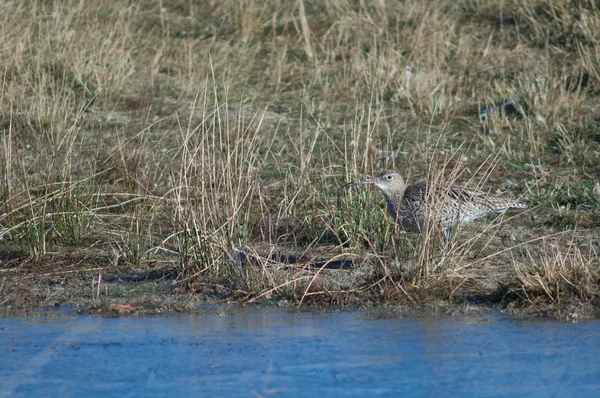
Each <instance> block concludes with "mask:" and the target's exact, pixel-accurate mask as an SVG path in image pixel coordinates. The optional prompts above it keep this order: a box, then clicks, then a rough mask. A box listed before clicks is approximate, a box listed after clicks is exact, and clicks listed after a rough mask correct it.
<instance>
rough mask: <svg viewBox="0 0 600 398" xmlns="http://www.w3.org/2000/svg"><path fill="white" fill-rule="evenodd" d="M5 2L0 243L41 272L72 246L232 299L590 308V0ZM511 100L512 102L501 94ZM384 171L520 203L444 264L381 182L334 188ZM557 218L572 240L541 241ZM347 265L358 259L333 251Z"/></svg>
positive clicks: (597, 165)
mask: <svg viewBox="0 0 600 398" xmlns="http://www.w3.org/2000/svg"><path fill="white" fill-rule="evenodd" d="M161 7H162V8H161ZM0 10H1V11H2V12H1V13H0V57H1V58H2V61H3V62H2V65H3V68H2V70H1V71H0V73H1V74H2V79H1V87H0V118H1V120H2V124H1V127H0V128H1V129H2V130H1V134H2V139H1V141H0V168H1V170H2V180H1V181H0V194H1V199H2V201H1V206H2V207H1V208H0V211H1V224H0V227H1V231H0V233H1V234H2V235H3V241H2V243H0V245H2V246H3V247H4V249H3V250H4V251H5V252H6V253H8V252H11V253H13V252H15V251H17V252H18V253H19V254H18V255H19V256H26V257H27V258H28V259H31V260H32V261H34V262H36V263H37V264H38V265H39V266H43V267H44V268H51V267H52V260H51V259H52V255H53V253H56V252H69V251H76V250H81V249H85V248H89V249H90V250H93V251H95V252H99V253H105V255H104V257H105V258H107V260H106V262H107V267H108V266H112V265H113V264H114V263H116V264H117V267H119V266H127V265H128V264H132V265H134V266H141V265H147V264H154V263H160V264H176V265H177V267H178V270H179V277H178V281H179V282H180V283H182V284H184V285H186V286H188V287H190V288H193V287H194V286H196V285H197V284H198V283H216V284H219V286H224V287H225V289H226V290H227V291H228V292H229V297H232V298H233V297H236V298H238V299H240V300H242V301H253V300H256V299H258V298H266V297H276V298H279V299H288V300H290V301H291V302H293V303H295V304H300V303H307V302H311V301H315V302H319V300H320V302H328V303H334V304H338V303H354V302H364V301H365V300H368V301H375V302H381V301H387V300H389V301H393V302H397V301H398V300H399V301H401V302H412V303H416V304H419V303H424V302H429V301H431V300H429V299H428V298H427V297H433V299H434V300H437V299H441V300H445V301H448V300H450V301H453V300H454V301H457V300H458V301H460V300H462V298H465V299H466V300H470V298H472V297H475V296H485V295H491V296H494V295H495V294H496V293H498V292H504V291H506V290H507V289H508V290H509V291H511V292H519V294H516V295H511V294H508V295H506V296H502V295H501V297H500V298H498V299H493V300H491V299H490V300H491V301H493V302H498V301H501V300H503V297H504V300H514V301H513V302H512V304H511V305H513V306H515V307H520V306H534V307H535V306H538V305H539V303H540V302H542V301H544V302H546V303H547V302H548V301H549V302H551V303H554V304H559V302H562V300H563V298H564V297H565V295H571V296H572V297H576V298H577V302H579V303H580V304H581V305H580V308H582V310H581V311H582V312H589V311H590V308H597V306H598V300H597V291H598V267H599V264H598V260H597V253H598V249H599V248H598V241H599V239H598V238H600V234H599V232H598V228H599V227H600V222H599V221H598V220H600V207H599V204H600V185H599V182H598V176H599V175H600V133H599V131H600V130H599V129H598V123H599V121H600V106H599V105H598V104H599V103H598V90H599V85H598V79H599V78H600V69H599V67H598V65H600V63H599V61H600V39H599V36H598V35H597V32H598V29H599V28H600V10H599V9H598V8H597V6H596V5H595V3H594V2H589V1H581V2H566V1H559V2H556V1H549V0H539V1H534V2H528V1H521V0H515V1H504V2H496V1H492V0H478V1H455V2H443V3H440V2H437V1H417V0H414V1H405V2H400V3H398V2H386V1H376V2H355V1H344V0H343V1H335V2H333V1H329V0H325V1H300V2H298V1H291V0H290V1H284V0H272V1H267V2H259V1H254V0H244V1H229V0H225V1H219V2H199V4H196V3H194V2H187V1H177V0H175V1H169V2H167V1H163V2H137V1H126V2H123V1H119V2H117V1H114V2H112V3H111V2H102V4H100V3H95V2H89V1H88V2H86V1H62V2H57V1H29V2H21V1H7V2H4V3H3V4H2V5H1V6H0ZM511 96H515V97H516V98H518V99H519V101H517V102H516V104H515V106H514V107H513V108H512V109H508V107H505V106H499V107H494V105H495V104H496V103H501V102H502V101H504V100H506V99H507V98H509V97H511ZM485 109H487V111H484V110H485ZM483 113H485V114H486V117H480V115H481V114H483ZM383 169H396V170H398V171H400V172H401V173H402V174H403V175H404V176H405V177H408V178H409V180H415V179H418V178H421V177H423V178H434V179H435V178H440V179H443V180H444V181H454V180H456V181H457V182H459V183H461V184H467V185H468V186H470V187H472V188H479V189H482V190H491V191H492V192H493V193H498V192H500V191H505V190H507V189H509V190H512V192H509V193H508V194H509V195H511V194H512V195H513V196H515V197H523V198H525V199H526V200H528V201H529V203H531V205H532V206H533V209H531V210H529V211H527V212H526V213H525V214H523V215H521V216H516V217H512V216H505V217H502V218H498V219H494V220H490V221H489V222H488V223H487V224H486V223H479V224H478V225H476V226H474V227H468V228H465V229H464V230H463V231H460V232H459V233H458V235H457V237H456V242H455V244H454V246H453V247H452V249H451V250H450V252H449V253H448V259H447V261H446V262H445V263H444V265H443V266H439V262H438V261H437V257H438V256H439V249H440V243H439V238H438V236H439V235H438V234H437V233H436V232H435V228H431V229H428V231H430V230H431V232H428V233H426V234H425V235H424V237H423V238H420V237H418V236H415V235H412V234H405V233H402V231H399V230H397V229H396V227H395V226H393V225H392V224H391V223H390V222H389V220H388V219H387V216H386V214H385V209H384V207H383V205H382V204H383V202H382V200H381V199H380V198H379V196H378V193H377V192H375V191H374V190H358V191H352V192H350V193H348V194H347V195H344V196H341V197H337V196H336V194H335V191H336V188H337V187H339V186H340V185H342V184H343V183H345V182H348V181H350V180H353V179H357V178H359V177H363V176H364V175H367V174H368V175H374V174H376V173H378V172H379V171H381V170H383ZM557 233H560V234H561V237H563V238H564V237H567V238H568V237H570V236H572V238H571V242H572V244H570V245H563V244H557V243H552V236H555V235H556V234H557ZM542 237H548V239H546V240H539V239H538V238H542ZM582 241H585V242H587V243H586V245H587V246H586V248H585V250H584V249H583V248H582V247H581V242H582ZM540 242H544V244H543V245H541V246H540ZM588 246H589V247H588ZM113 253H116V254H115V255H116V256H117V260H116V261H113V257H114V256H113ZM282 253H288V254H282ZM104 257H102V258H104ZM343 260H347V261H351V262H352V264H353V267H352V271H347V270H332V269H331V265H337V264H338V263H341V262H342V261H343ZM424 292H428V293H427V294H425V293H424ZM98 294H100V293H98ZM498 294H500V293H498ZM461 297H462V298H461ZM323 300H324V301H323ZM0 302H2V298H1V297H0Z"/></svg>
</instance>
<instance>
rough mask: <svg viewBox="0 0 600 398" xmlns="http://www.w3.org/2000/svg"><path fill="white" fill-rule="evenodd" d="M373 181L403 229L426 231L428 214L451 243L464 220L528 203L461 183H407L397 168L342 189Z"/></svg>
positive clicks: (520, 207)
mask: <svg viewBox="0 0 600 398" xmlns="http://www.w3.org/2000/svg"><path fill="white" fill-rule="evenodd" d="M362 184H373V185H375V186H376V187H377V188H379V190H380V191H381V192H382V193H383V196H384V197H385V200H386V203H387V210H388V213H389V214H390V216H391V217H392V219H393V220H394V221H395V222H396V223H397V224H399V225H400V226H401V227H402V228H403V229H405V230H409V231H414V232H418V233H420V234H422V233H423V231H424V230H425V223H426V220H427V218H428V217H432V218H430V219H431V220H433V221H434V222H436V223H437V224H438V225H440V226H441V228H442V232H443V234H444V241H445V242H446V243H447V244H448V243H449V242H450V239H451V236H452V231H453V230H454V228H455V227H456V226H458V225H459V224H461V223H468V222H471V221H474V220H477V219H480V218H483V217H486V216H487V215H490V214H494V213H504V212H505V211H507V210H509V209H525V208H527V205H526V204H525V203H523V202H520V201H516V200H514V199H509V198H504V197H500V196H493V195H489V194H486V193H484V192H481V191H476V190H468V189H466V188H464V187H462V186H460V185H458V184H455V183H451V184H447V185H445V184H443V183H439V182H437V181H436V182H435V183H433V182H431V181H427V180H419V181H417V182H414V183H412V184H406V183H405V182H404V179H403V178H402V176H401V175H400V174H399V173H397V172H395V171H384V172H382V173H381V174H379V175H378V176H377V177H374V178H366V179H363V180H360V181H354V182H351V183H349V184H346V185H344V186H342V187H340V188H339V189H338V193H339V192H340V191H341V190H343V189H346V188H349V187H352V186H357V185H362Z"/></svg>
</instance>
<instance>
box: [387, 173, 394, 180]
mask: <svg viewBox="0 0 600 398" xmlns="http://www.w3.org/2000/svg"><path fill="white" fill-rule="evenodd" d="M385 178H387V179H388V180H391V179H393V178H394V177H393V176H392V175H391V174H388V175H387V176H385Z"/></svg>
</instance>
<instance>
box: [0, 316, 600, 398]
mask: <svg viewBox="0 0 600 398" xmlns="http://www.w3.org/2000/svg"><path fill="white" fill-rule="evenodd" d="M0 336H2V337H1V338H0V355H1V357H0V397H32V396H52V397H54V396H60V397H81V396H86V397H94V396H96V397H111V396H112V397H138V396H140V397H141V396H144V397H146V396H163V397H167V396H202V397H237V396H239V397H249V396H252V395H254V396H257V395H258V394H262V395H270V396H282V397H291V396H293V397H314V396H320V397H329V396H332V397H333V396H335V397H343V396H347V397H349V396H355V397H366V396H369V397H376V396H410V397H438V396H460V397H469V396H472V397H484V396H511V397H512V396H529V397H552V396H556V397H565V396H578V397H586V396H587V397H598V396H600V322H597V321H592V322H585V323H577V324H572V323H559V322H516V321H511V320H508V319H506V318H498V317H491V318H489V319H488V320H484V321H483V322H479V321H478V320H477V319H453V318H446V317H441V318H407V319H402V318H383V319H382V318H378V317H376V316H373V315H372V314H369V313H360V312H357V313H354V312H342V313H339V312H338V313H318V314H315V313H297V312H285V311H277V310H268V309H263V308H251V309H245V310H241V312H239V313H236V314H235V315H210V316H208V315H207V316H187V315H186V316H174V317H164V318H140V319H136V318H96V317H77V318H66V319H64V318H63V319H25V318H18V319H15V318H0Z"/></svg>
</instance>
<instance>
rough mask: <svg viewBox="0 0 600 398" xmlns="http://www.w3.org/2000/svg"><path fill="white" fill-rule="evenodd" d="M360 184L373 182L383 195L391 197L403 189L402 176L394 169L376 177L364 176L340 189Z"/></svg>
mask: <svg viewBox="0 0 600 398" xmlns="http://www.w3.org/2000/svg"><path fill="white" fill-rule="evenodd" d="M360 184H373V185H375V186H377V188H379V189H381V192H383V194H384V195H385V196H388V197H393V196H394V195H395V193H396V192H400V191H402V190H403V189H404V187H405V185H404V179H403V178H402V176H401V175H400V174H398V173H396V172H395V171H384V172H383V173H381V174H379V175H378V176H377V177H373V178H365V179H364V180H360V181H355V182H351V183H350V184H347V185H344V186H343V187H341V188H340V189H344V188H347V187H351V186H356V185H360Z"/></svg>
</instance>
